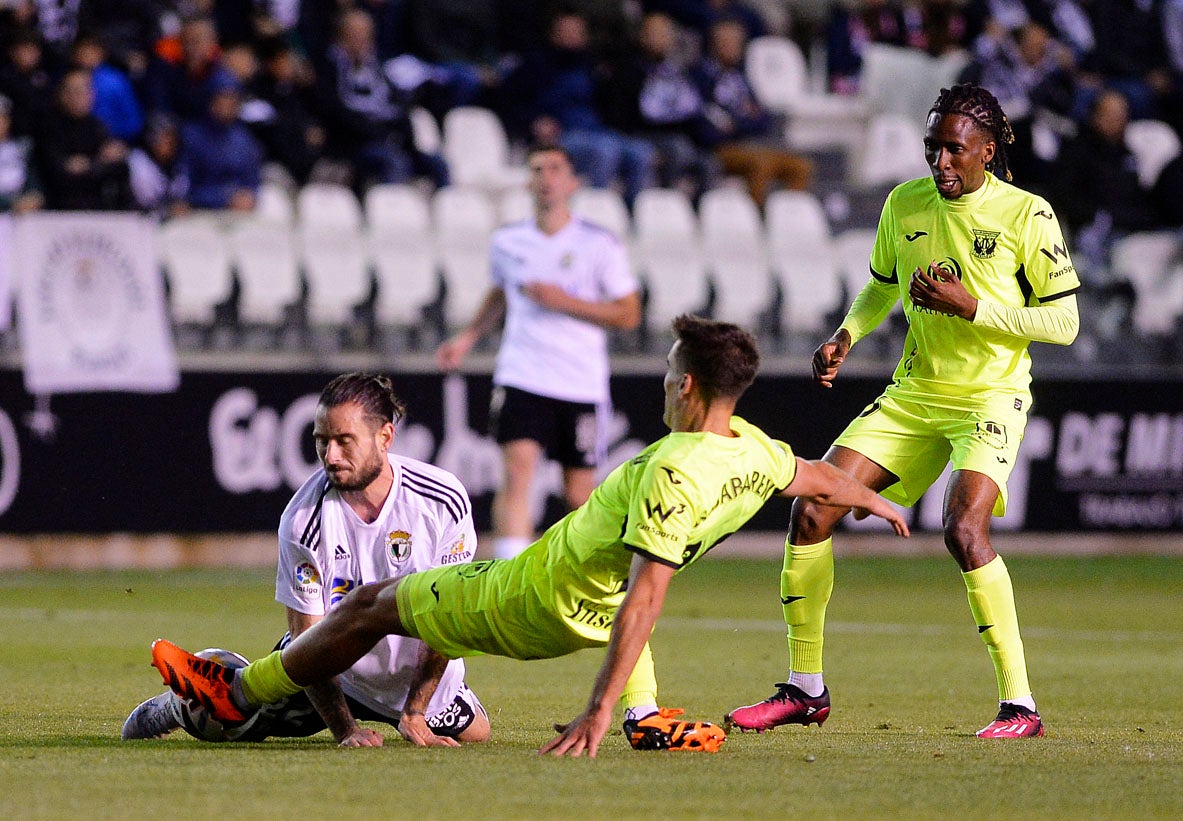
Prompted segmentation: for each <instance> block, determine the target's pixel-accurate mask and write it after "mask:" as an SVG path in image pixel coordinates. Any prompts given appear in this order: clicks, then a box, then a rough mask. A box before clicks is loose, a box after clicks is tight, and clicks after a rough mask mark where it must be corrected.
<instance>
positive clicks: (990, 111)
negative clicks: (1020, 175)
mask: <svg viewBox="0 0 1183 821" xmlns="http://www.w3.org/2000/svg"><path fill="white" fill-rule="evenodd" d="M928 113H929V114H940V115H941V116H944V115H945V114H961V115H963V116H965V117H969V118H970V119H971V120H973V121H974V122H975V123H977V125H978V128H981V129H982V130H983V131H985V132H986V133H987V134H989V135H990V139H992V140H994V159H992V160H990V162H988V163H986V170H987V171H989V172H991V173H992V174H993V175H994V176H996V177H1002V179H1004V180H1006V181H1007V182H1010V181H1011V173H1010V167H1009V166H1008V164H1007V159H1006V146H1008V145H1010V144H1011V143H1013V142H1014V141H1015V132H1014V130H1013V129H1012V128H1011V127H1010V120H1008V119H1007V118H1006V114H1004V113H1003V111H1002V106H1001V105H999V104H998V98H997V97H995V96H994V95H993V94H991V93H990V92H989V91H987V90H986V89H984V88H982V87H981V86H979V85H974V84H973V83H962V84H960V85H955V86H953V87H952V88H942V89H941V95H940V96H939V97H937V101H936V102H935V103H933V104H932V108H931V109H929V111H928Z"/></svg>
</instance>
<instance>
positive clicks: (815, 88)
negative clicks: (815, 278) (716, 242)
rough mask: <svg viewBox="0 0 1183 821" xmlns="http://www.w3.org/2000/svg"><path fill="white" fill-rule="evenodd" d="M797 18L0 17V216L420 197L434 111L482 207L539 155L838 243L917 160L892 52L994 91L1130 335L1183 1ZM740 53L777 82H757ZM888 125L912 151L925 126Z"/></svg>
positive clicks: (1169, 165)
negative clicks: (493, 139)
mask: <svg viewBox="0 0 1183 821" xmlns="http://www.w3.org/2000/svg"><path fill="white" fill-rule="evenodd" d="M802 8H803V7H799V6H798V5H797V4H790V3H789V2H787V0H746V2H745V0H583V1H582V2H578V0H576V1H575V2H565V3H564V2H548V0H514V2H509V1H508V0H0V40H2V48H3V51H2V53H0V207H2V208H3V209H4V210H10V211H13V212H17V213H20V212H27V211H30V210H35V209H41V208H47V209H67V210H140V211H145V212H150V213H154V214H157V215H159V216H160V217H162V218H166V219H167V218H173V217H177V216H181V215H184V214H187V213H188V212H191V211H194V210H200V211H207V210H212V211H216V212H217V211H221V212H254V211H255V210H256V209H257V208H258V207H259V199H260V192H261V190H264V188H265V187H266V184H267V183H273V184H278V185H280V186H282V187H284V188H285V189H286V190H288V191H290V192H292V193H293V195H294V193H295V192H296V191H298V190H299V189H300V188H301V187H303V186H307V185H309V184H313V185H315V184H334V185H338V186H345V187H348V188H351V189H352V191H353V192H354V195H355V196H356V197H357V198H358V199H359V202H360V201H361V200H362V199H364V197H365V195H366V192H367V191H369V190H370V189H371V188H372V187H373V186H375V185H394V184H408V183H411V184H413V185H415V186H417V187H418V188H419V189H420V190H421V192H422V193H423V195H424V196H428V195H429V194H430V193H431V192H432V191H435V190H438V189H444V188H447V187H449V186H450V185H451V186H454V185H455V184H457V183H462V184H467V183H469V182H470V180H468V179H457V175H458V172H459V171H460V170H461V169H460V166H461V165H462V164H463V163H465V162H472V161H473V158H472V157H465V156H464V155H463V154H460V155H455V154H453V155H451V156H449V154H448V152H447V151H446V150H445V147H446V146H445V145H443V144H442V143H441V139H440V133H441V129H443V130H444V131H445V132H446V130H447V123H448V122H449V115H450V114H453V113H455V112H457V111H470V110H472V109H483V110H486V111H491V112H494V113H495V115H496V118H495V124H496V127H497V130H498V135H499V139H502V140H504V141H505V150H506V156H505V163H506V165H507V169H506V170H507V172H508V173H507V174H505V175H504V177H503V179H502V180H501V181H500V182H498V183H497V186H496V187H498V190H497V191H496V192H494V193H495V194H496V195H501V194H504V193H505V191H507V190H509V189H510V188H512V187H513V186H514V185H515V184H516V185H517V186H518V187H519V188H520V185H521V182H522V175H521V173H520V172H521V168H520V163H521V157H522V152H523V148H524V146H525V145H527V144H529V143H554V144H559V145H562V146H563V147H565V148H566V149H567V151H568V152H569V153H570V155H571V157H572V159H573V161H574V163H575V165H576V168H577V170H578V171H579V172H580V173H581V174H582V175H583V176H584V178H585V179H586V181H587V184H588V186H589V187H591V188H595V189H613V190H615V191H616V192H617V193H619V194H620V195H621V197H622V198H623V202H624V203H625V205H626V208H627V209H628V211H629V214H630V216H631V215H632V213H633V212H634V209H635V205H636V202H637V200H638V197H639V196H640V195H641V194H642V192H645V191H646V190H649V189H654V188H658V189H672V190H677V191H680V192H682V193H684V194H685V196H686V197H687V198H688V199H689V201H690V202H691V203H692V204H693V205H694V207H695V208H698V207H699V206H700V204H701V203H702V200H703V197H704V195H705V194H706V193H707V192H710V191H712V190H715V189H718V188H719V187H720V186H724V187H726V186H727V185H729V184H732V181H734V185H733V186H732V187H734V188H736V189H737V190H742V191H745V192H746V193H747V195H748V197H749V198H750V199H751V201H752V202H753V203H754V204H755V206H756V207H757V209H760V214H761V218H762V215H763V213H764V209H765V207H766V204H767V203H768V201H769V197H770V195H771V194H773V193H774V192H776V191H778V190H794V191H807V192H814V193H816V194H817V195H818V196H819V197H821V198H822V199H823V200H824V201H825V203H826V205H827V211H828V214H829V217H830V219H831V220H832V222H833V223H834V224H835V225H837V224H838V223H840V222H842V221H843V220H848V219H850V217H851V214H850V209H849V207H848V206H846V205H844V202H845V194H846V193H848V189H850V188H851V186H852V181H854V183H853V184H854V185H855V186H856V187H857V185H858V182H859V180H862V179H863V177H860V176H859V173H857V169H856V166H857V165H858V164H859V163H860V162H861V163H864V164H867V163H869V164H870V165H871V166H872V169H871V172H870V176H869V177H867V179H870V180H871V181H872V182H878V183H881V184H888V185H889V184H891V183H893V182H895V181H896V180H895V179H892V178H890V177H884V178H877V177H876V176H875V174H874V168H875V167H880V168H884V167H887V166H888V165H889V164H890V163H889V160H891V159H894V160H895V161H896V162H897V163H898V162H899V158H898V155H900V154H903V155H904V156H905V157H906V158H907V163H906V164H905V167H906V168H907V169H908V173H906V174H905V173H902V172H901V177H900V178H903V176H917V175H920V174H923V173H924V166H923V161H922V159H921V146H920V142H919V138H918V137H916V139H915V143H914V144H909V143H907V142H905V143H904V144H892V143H891V142H890V140H889V141H888V149H887V151H886V152H884V151H882V150H881V153H879V154H875V153H873V152H872V151H871V150H870V148H869V147H871V146H873V145H874V143H875V141H874V139H873V138H872V136H871V135H872V133H875V132H874V130H873V128H872V126H871V125H870V123H871V122H872V120H873V116H874V115H876V114H877V113H881V112H877V111H876V110H875V106H874V105H870V106H868V103H867V100H868V99H869V96H870V95H871V94H872V91H871V86H872V85H873V84H875V83H876V82H877V81H876V80H874V79H873V78H872V77H871V76H870V75H871V74H873V73H874V72H873V70H872V68H871V63H872V61H873V57H872V55H874V54H883V53H887V52H890V51H892V50H895V51H897V52H900V53H904V54H912V55H923V56H924V57H925V58H926V59H931V60H933V61H939V63H938V62H933V63H932V64H933V65H940V66H942V67H943V70H947V71H948V73H947V74H946V75H945V77H944V78H943V79H944V80H946V82H945V84H947V82H951V81H953V80H972V81H974V82H978V83H980V84H982V85H984V86H986V87H987V88H989V89H990V90H991V91H993V92H994V93H995V95H996V96H997V97H998V98H999V100H1000V101H1001V103H1002V106H1003V108H1004V110H1005V111H1006V112H1007V113H1008V115H1009V117H1010V119H1011V121H1012V124H1013V126H1014V129H1015V133H1016V143H1015V145H1013V146H1011V147H1010V148H1009V153H1010V158H1011V160H1010V162H1011V167H1012V169H1013V170H1014V174H1015V184H1016V185H1019V186H1022V187H1024V188H1028V189H1030V190H1033V191H1035V192H1037V193H1040V194H1042V195H1044V196H1046V197H1047V198H1048V199H1049V200H1050V201H1051V202H1052V204H1053V205H1054V206H1055V207H1056V209H1057V211H1058V213H1059V215H1060V218H1061V221H1062V222H1063V223H1064V226H1065V228H1066V230H1068V231H1069V232H1070V234H1071V237H1072V240H1073V245H1072V251H1073V255H1074V258H1075V261H1076V262H1077V266H1078V268H1080V270H1081V272H1082V274H1083V277H1084V280H1085V281H1086V282H1087V283H1088V284H1089V286H1090V288H1092V289H1093V290H1094V291H1095V293H1096V294H1097V295H1098V303H1097V305H1098V307H1099V309H1100V310H1101V311H1102V312H1104V311H1110V313H1108V314H1106V318H1105V319H1104V320H1103V321H1102V327H1101V328H1100V333H1101V334H1102V336H1105V335H1108V336H1112V335H1115V334H1118V333H1121V332H1122V331H1123V330H1125V329H1126V326H1127V324H1128V322H1129V317H1130V316H1131V315H1132V311H1133V305H1134V303H1135V301H1136V300H1137V299H1138V298H1139V295H1138V289H1139V287H1140V286H1141V283H1140V282H1139V281H1138V276H1137V275H1126V274H1125V273H1123V272H1122V271H1121V270H1118V269H1120V268H1121V266H1120V265H1119V264H1118V261H1117V260H1115V259H1114V253H1115V249H1117V248H1118V247H1119V244H1120V243H1121V241H1122V240H1123V239H1125V238H1127V237H1130V236H1133V235H1136V234H1143V233H1145V232H1155V231H1159V232H1162V231H1170V230H1174V229H1177V228H1179V227H1180V226H1181V225H1183V158H1181V157H1180V152H1179V143H1180V135H1181V134H1183V0H965V1H964V2H960V1H959V0H904V1H903V2H899V1H898V0H833V1H832V2H828V3H826V2H819V3H818V4H817V5H816V7H814V8H813V11H814V13H813V14H805V13H803V12H802ZM758 49H761V50H760V51H759V53H760V54H762V55H763V54H767V55H772V57H771V58H770V59H773V63H767V64H765V63H760V62H759V61H757V60H754V59H753V58H754V57H756V54H757V50H758ZM877 50H878V51H877ZM776 61H780V62H776ZM785 61H787V62H785ZM794 61H799V62H800V63H801V67H802V68H801V69H800V70H798V69H796V68H794V66H796V63H795V62H794ZM901 65H907V64H906V63H901ZM950 69H951V70H950ZM794 71H796V72H797V73H796V74H794ZM802 71H803V72H804V73H802ZM905 73H911V74H913V75H914V74H915V73H916V72H905ZM762 75H763V79H764V82H763V84H762V83H761V79H762ZM934 76H935V75H934ZM893 79H894V81H895V84H897V85H900V86H909V85H915V84H918V83H925V82H927V83H928V85H926V86H924V87H923V88H922V89H921V92H920V93H921V94H922V96H924V97H925V99H928V100H931V99H935V96H936V94H937V91H938V90H939V88H938V85H939V83H938V84H937V85H933V82H934V81H933V78H932V76H919V77H917V76H898V77H895V78H893ZM929 86H931V87H929ZM819 112H821V114H819ZM891 113H894V114H896V115H900V114H902V115H904V119H905V120H910V122H911V128H912V129H913V130H914V133H915V134H919V133H920V132H921V129H922V128H923V115H924V109H923V107H921V108H920V109H918V110H917V109H909V108H906V107H905V108H903V109H901V110H900V111H896V112H891ZM827 116H828V117H831V118H832V119H830V120H826V119H825V117H827ZM810 117H822V119H819V120H816V121H815V122H816V123H820V126H819V128H820V131H819V132H817V133H815V135H814V136H813V137H811V138H806V137H804V136H801V135H802V134H803V133H804V132H802V131H801V130H800V129H801V128H802V126H807V125H808V124H809V120H810ZM456 121H459V120H458V119H457V120H456ZM834 123H838V124H841V125H840V126H838V127H835V126H834V125H833V124H834ZM852 124H853V125H852ZM848 125H849V127H848ZM855 125H857V128H856V127H855ZM794 129H797V130H794ZM882 133H895V132H890V130H888V131H884V132H882ZM904 133H906V134H907V137H906V138H905V139H906V140H911V139H912V136H913V131H906V132H904ZM819 134H820V136H818V135H819ZM795 135H796V136H795ZM852 135H853V136H852ZM445 136H446V135H445ZM888 154H894V155H897V156H895V157H889V156H887V155H888ZM835 155H838V156H839V160H838V161H837V163H835V159H834V157H835ZM515 164H516V165H517V166H518V167H516V168H515V167H514V166H515ZM913 172H914V173H913ZM515 174H516V175H515ZM884 190H885V189H884ZM884 190H876V191H874V194H873V198H874V199H875V201H876V202H877V203H878V202H881V201H882V200H881V197H882V194H883V193H884ZM868 213H869V214H870V217H869V219H868V220H866V222H867V224H851V225H848V226H844V227H851V228H867V227H872V226H873V219H874V215H875V214H876V213H877V209H874V208H872V209H869V211H868ZM854 216H855V218H856V221H857V217H858V214H855V215H854ZM1172 260H1173V257H1170V255H1169V254H1168V263H1169V262H1171V261H1172ZM1135 265H1136V262H1135ZM1164 265H1167V267H1168V268H1169V265H1168V264H1167V263H1164ZM1171 270H1172V271H1173V274H1172V275H1173V276H1179V275H1180V274H1179V272H1178V270H1174V269H1171ZM1166 271H1167V268H1164V270H1163V272H1161V275H1163V276H1165V275H1166ZM1143 278H1145V277H1143ZM715 285H716V287H722V284H721V283H718V282H716V283H715ZM1115 306H1116V307H1115ZM1111 309H1112V310H1111ZM1105 323H1108V324H1105Z"/></svg>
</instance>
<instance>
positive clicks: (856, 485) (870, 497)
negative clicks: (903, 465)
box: [781, 458, 909, 536]
mask: <svg viewBox="0 0 1183 821" xmlns="http://www.w3.org/2000/svg"><path fill="white" fill-rule="evenodd" d="M781 495H782V496H789V497H792V496H803V497H805V498H807V499H812V500H813V501H815V502H817V503H819V504H823V505H832V506H834V507H853V508H856V509H860V508H861V509H862V510H866V511H867V512H868V513H870V514H872V515H874V516H878V517H879V518H881V519H885V520H887V522H888V523H889V524H890V525H891V527H892V529H893V530H895V532H896V533H897V534H898V535H900V536H908V535H909V532H908V523H907V522H905V521H904V517H903V516H901V515H900V512H899V511H898V510H896V509H895V508H894V507H892V506H891V505H890V504H888V502H887V500H886V499H884V498H883V497H882V496H880V495H879V494H878V493H876V492H875V491H873V490H871V489H870V488H869V487H867V486H866V485H864V484H862V483H861V482H859V481H858V480H857V479H855V478H854V477H853V476H851V475H850V474H849V473H847V472H846V471H844V470H842V469H841V468H838V467H835V466H834V465H831V464H830V463H829V462H823V461H820V460H818V461H809V460H807V459H801V458H798V459H797V475H796V476H794V477H793V481H792V482H790V483H789V486H788V487H787V488H785V489H784V490H783V491H781Z"/></svg>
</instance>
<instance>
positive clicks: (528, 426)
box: [436, 146, 641, 558]
mask: <svg viewBox="0 0 1183 821" xmlns="http://www.w3.org/2000/svg"><path fill="white" fill-rule="evenodd" d="M527 163H528V165H529V168H530V192H531V194H532V195H533V197H534V216H533V218H531V219H527V220H523V221H522V222H517V223H513V224H511V225H507V226H504V227H502V228H500V229H499V230H497V231H496V232H495V233H494V234H493V238H492V242H491V248H490V265H491V269H492V277H493V286H492V287H491V288H490V289H489V292H488V293H487V294H486V295H485V299H484V301H483V302H482V304H481V306H480V308H478V309H477V313H476V316H475V317H473V319H472V321H470V322H469V323H468V325H467V326H465V328H464V329H463V330H461V331H460V332H459V333H457V334H456V335H455V336H453V337H452V338H450V339H448V340H447V341H446V342H444V343H443V344H442V345H441V346H440V348H439V350H438V351H437V352H436V361H437V363H438V364H439V366H440V367H441V368H443V369H445V370H452V369H455V368H457V367H458V366H459V365H460V363H461V362H462V361H463V360H464V357H465V355H467V353H468V352H469V350H471V349H472V347H473V345H475V344H476V343H477V341H479V340H480V339H481V337H483V336H485V335H486V334H487V333H489V332H490V331H492V330H494V329H495V328H496V327H497V326H498V325H499V324H500V323H501V321H502V319H503V318H504V320H505V327H504V331H503V333H502V337H501V347H500V349H499V351H498V353H497V365H496V368H495V370H494V372H493V384H494V392H493V402H492V408H491V410H490V428H491V431H492V433H493V435H494V437H495V438H496V440H497V442H498V443H499V444H500V445H501V446H502V454H503V457H504V462H505V481H504V483H503V484H502V486H501V488H500V489H499V490H498V492H497V494H496V496H495V498H494V500H493V530H494V535H495V537H496V541H495V542H494V551H495V553H496V555H497V556H498V557H500V558H509V557H511V556H514V555H516V554H517V553H519V552H521V551H522V550H523V549H524V548H525V547H526V546H527V545H528V544H530V542H531V541H532V540H533V537H534V521H533V517H532V515H531V512H530V484H531V481H532V480H533V477H534V474H535V472H536V470H537V467H538V463H539V461H540V460H541V458H542V456H543V454H545V455H547V456H549V457H551V458H552V459H555V460H556V461H558V462H559V464H560V465H562V467H563V489H564V496H565V499H566V501H567V504H568V505H569V506H570V507H571V508H576V507H579V506H580V505H581V504H583V503H584V502H585V501H587V497H588V496H589V495H590V494H591V491H592V489H593V488H594V487H595V468H596V464H597V460H598V459H599V458H600V455H601V454H600V451H601V450H602V448H601V447H599V444H600V439H599V436H600V430H601V427H602V426H601V425H600V419H601V418H602V416H603V414H604V411H606V409H607V407H608V400H609V396H608V334H607V330H608V329H612V328H618V329H622V330H629V329H632V328H635V327H636V326H637V325H638V324H639V323H640V321H641V298H640V289H639V285H638V283H637V280H636V277H635V276H633V273H632V270H631V269H630V268H629V264H628V257H627V255H626V254H625V250H624V246H623V245H621V243H620V240H619V239H617V237H616V236H615V235H613V234H612V232H611V231H608V230H607V229H605V228H601V227H600V226H598V225H595V224H593V223H590V222H588V221H586V220H583V219H580V218H579V217H576V216H575V215H573V214H572V213H571V209H570V202H571V196H572V195H573V194H574V193H575V191H576V189H578V187H579V179H578V177H576V175H575V170H574V168H573V166H572V165H571V160H570V158H569V157H568V156H567V153H566V152H565V151H564V150H563V149H561V148H557V147H551V146H545V147H539V148H535V149H532V150H531V151H530V155H529V157H528V160H527Z"/></svg>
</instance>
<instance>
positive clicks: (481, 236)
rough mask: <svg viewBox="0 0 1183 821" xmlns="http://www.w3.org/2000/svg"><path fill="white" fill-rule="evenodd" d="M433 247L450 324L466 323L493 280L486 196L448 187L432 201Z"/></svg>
mask: <svg viewBox="0 0 1183 821" xmlns="http://www.w3.org/2000/svg"><path fill="white" fill-rule="evenodd" d="M431 211H432V219H433V220H434V222H435V238H436V250H437V254H438V257H439V260H440V266H441V270H442V271H443V275H444V282H445V283H446V284H447V289H448V294H447V302H446V304H445V316H446V319H447V322H448V324H449V326H451V327H456V326H459V325H460V324H462V323H465V322H467V321H468V320H469V319H471V318H472V316H473V314H475V313H476V309H477V307H479V306H480V304H481V301H482V300H483V299H484V297H485V294H486V293H488V290H489V288H490V286H491V285H492V281H491V280H490V279H489V236H490V235H491V234H492V233H493V228H494V225H495V224H496V217H495V214H494V210H493V205H492V203H490V202H489V198H488V197H487V196H486V195H485V194H484V193H483V192H482V191H479V190H477V189H475V188H463V187H459V186H448V187H445V188H441V189H440V190H439V191H437V192H436V193H435V196H434V197H433V198H432V201H431Z"/></svg>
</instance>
